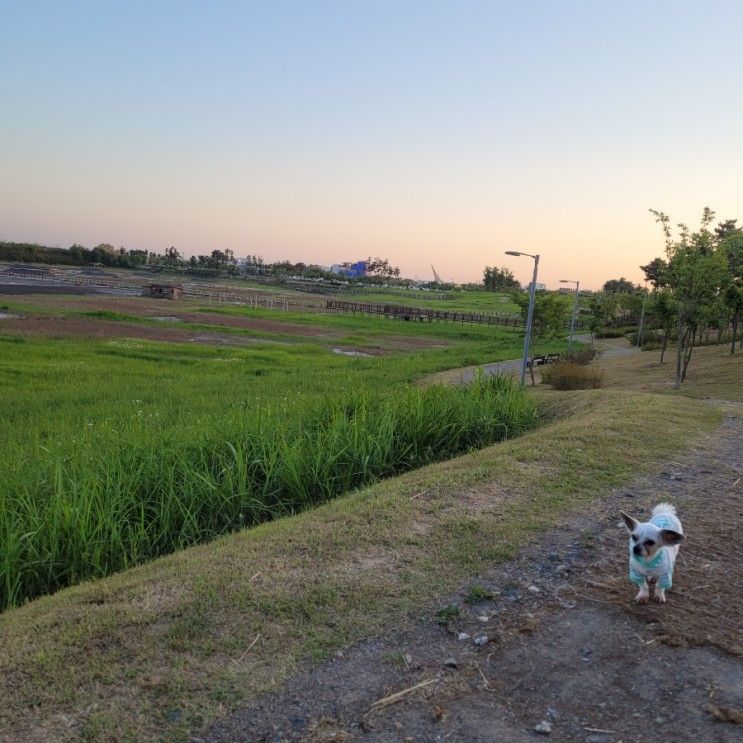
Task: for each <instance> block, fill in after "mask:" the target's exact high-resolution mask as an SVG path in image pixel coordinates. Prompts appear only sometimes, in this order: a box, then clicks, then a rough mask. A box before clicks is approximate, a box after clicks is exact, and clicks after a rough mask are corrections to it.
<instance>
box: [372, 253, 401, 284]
mask: <svg viewBox="0 0 743 743" xmlns="http://www.w3.org/2000/svg"><path fill="white" fill-rule="evenodd" d="M365 262H366V273H367V275H368V276H377V277H379V278H388V279H392V278H398V277H399V276H400V269H399V268H397V266H393V265H391V264H390V262H389V261H388V260H387V259H386V258H371V257H370V258H367V259H366V261H365Z"/></svg>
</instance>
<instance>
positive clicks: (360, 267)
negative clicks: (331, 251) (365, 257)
mask: <svg viewBox="0 0 743 743" xmlns="http://www.w3.org/2000/svg"><path fill="white" fill-rule="evenodd" d="M330 270H331V271H332V272H333V273H337V274H338V275H339V276H345V277H346V278H347V279H360V278H363V277H364V276H366V261H356V263H334V264H333V265H332V266H331V267H330Z"/></svg>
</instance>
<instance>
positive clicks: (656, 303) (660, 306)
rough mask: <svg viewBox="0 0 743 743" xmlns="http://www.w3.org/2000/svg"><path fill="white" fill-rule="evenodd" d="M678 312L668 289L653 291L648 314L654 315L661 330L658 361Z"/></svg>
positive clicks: (661, 361)
mask: <svg viewBox="0 0 743 743" xmlns="http://www.w3.org/2000/svg"><path fill="white" fill-rule="evenodd" d="M677 314H678V304H677V303H676V300H675V299H674V298H673V295H672V294H671V292H670V291H659V292H654V293H653V295H652V297H651V299H650V306H649V307H648V315H650V316H651V317H654V318H655V319H656V321H657V322H658V324H659V325H660V327H661V330H662V331H663V342H662V344H661V348H660V363H661V364H662V363H663V360H664V357H665V355H666V348H667V347H668V339H669V338H670V337H671V334H672V333H673V328H674V326H675V321H676V316H677Z"/></svg>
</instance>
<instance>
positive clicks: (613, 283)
mask: <svg viewBox="0 0 743 743" xmlns="http://www.w3.org/2000/svg"><path fill="white" fill-rule="evenodd" d="M601 291H604V292H606V293H607V294H633V293H634V292H636V291H637V287H636V286H635V285H634V284H633V283H632V282H631V281H627V279H625V278H624V276H622V278H621V279H611V280H609V281H607V282H606V283H605V284H604V286H603V287H602V289H601Z"/></svg>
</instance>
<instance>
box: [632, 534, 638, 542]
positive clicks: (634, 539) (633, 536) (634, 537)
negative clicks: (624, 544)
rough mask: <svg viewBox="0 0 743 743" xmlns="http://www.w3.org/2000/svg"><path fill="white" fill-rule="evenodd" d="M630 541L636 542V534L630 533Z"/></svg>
mask: <svg viewBox="0 0 743 743" xmlns="http://www.w3.org/2000/svg"><path fill="white" fill-rule="evenodd" d="M632 541H633V542H636V541H637V534H633V535H632Z"/></svg>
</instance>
